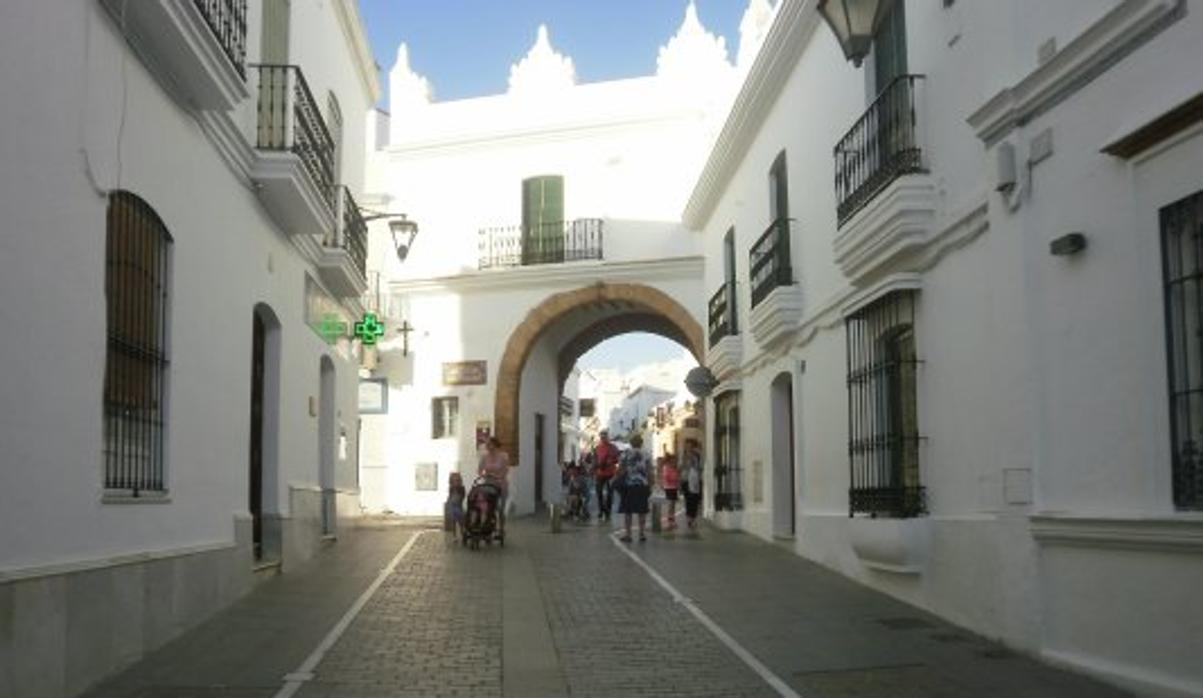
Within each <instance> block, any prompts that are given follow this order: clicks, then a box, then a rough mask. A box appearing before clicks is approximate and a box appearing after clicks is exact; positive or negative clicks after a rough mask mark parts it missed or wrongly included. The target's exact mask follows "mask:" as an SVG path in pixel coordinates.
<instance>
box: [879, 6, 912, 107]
mask: <svg viewBox="0 0 1203 698" xmlns="http://www.w3.org/2000/svg"><path fill="white" fill-rule="evenodd" d="M892 1H893V5H894V7H893V9H891V10H890V12H889V14H887V15H886V16H885V19H884V20H883V21H882V23H881V27H880V28H879V29H878V30H877V33H876V34H875V35H874V36H873V68H874V76H875V81H876V83H877V92H878V94H880V93H881V91H882V90H884V89H885V87H886V85H889V84H890V81H892V80H893V79H894V78H896V77H898V76H899V75H906V14H905V12H904V11H903V9H902V8H903V5H904V3H903V1H902V0H892Z"/></svg>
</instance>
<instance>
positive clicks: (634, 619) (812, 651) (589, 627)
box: [91, 518, 1123, 698]
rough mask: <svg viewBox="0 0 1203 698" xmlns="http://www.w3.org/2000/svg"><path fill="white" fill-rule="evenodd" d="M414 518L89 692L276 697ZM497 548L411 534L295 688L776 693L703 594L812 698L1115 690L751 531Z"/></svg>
mask: <svg viewBox="0 0 1203 698" xmlns="http://www.w3.org/2000/svg"><path fill="white" fill-rule="evenodd" d="M415 530H416V529H413V528H409V529H404V528H393V529H388V530H378V531H373V530H366V531H358V532H354V533H351V534H350V535H348V536H346V537H345V539H344V540H341V541H340V542H339V543H338V544H337V545H335V546H332V547H331V548H329V549H327V550H325V551H323V552H322V553H321V554H319V556H318V558H317V559H316V560H315V563H314V564H313V565H311V566H309V567H307V568H305V569H303V570H298V571H297V572H294V573H291V574H288V575H284V576H282V577H280V578H278V579H275V580H271V581H270V582H267V583H265V584H263V585H261V586H260V587H259V588H257V589H256V590H255V591H254V592H253V593H252V594H251V595H249V596H248V597H247V598H246V599H244V600H242V601H240V602H239V603H238V604H236V605H235V606H234V607H232V608H231V609H229V610H228V611H225V612H223V613H221V614H219V615H218V616H217V617H216V618H214V619H213V620H212V621H210V622H209V623H206V624H205V625H204V626H202V627H201V628H199V629H197V630H196V631H193V632H192V633H189V634H187V635H185V636H184V637H182V638H180V639H179V640H177V641H176V642H174V643H172V644H170V645H168V646H167V647H165V648H164V649H163V650H161V651H160V652H158V653H156V654H154V655H152V656H151V657H149V658H147V659H146V660H145V661H143V662H141V663H140V664H138V665H136V666H135V667H133V668H132V669H131V670H130V671H128V672H126V674H124V675H122V676H119V677H117V678H116V679H115V680H113V681H111V682H109V684H107V685H105V686H103V687H101V688H100V689H98V690H97V691H95V692H94V693H92V694H91V695H93V696H97V697H103V698H117V697H119V696H120V697H124V698H150V697H157V696H171V697H173V698H176V697H178V698H190V697H198V698H199V697H200V696H205V697H211V696H231V697H238V698H243V697H246V698H259V697H260V696H262V697H265V698H266V697H267V696H275V695H276V693H277V692H278V691H279V690H280V688H281V686H282V684H283V681H284V676H285V675H286V674H289V673H290V672H294V671H295V670H296V669H297V668H298V667H299V666H300V665H301V663H302V662H303V661H304V660H305V659H306V657H308V656H309V655H310V654H311V653H312V652H313V651H314V649H315V648H316V647H318V645H319V643H320V642H321V641H322V638H323V637H325V635H326V633H327V632H328V631H329V629H330V628H331V627H333V626H334V625H335V623H336V622H337V621H338V620H339V618H341V617H342V615H343V613H344V612H345V611H346V609H348V608H350V607H351V605H352V604H353V603H354V601H355V599H356V598H358V597H359V596H360V594H361V593H362V592H363V591H364V590H365V589H367V588H368V587H369V585H370V584H371V583H372V582H373V580H374V579H375V578H376V576H377V575H378V574H379V572H380V570H381V569H382V568H383V567H384V566H385V565H386V564H387V563H388V561H389V560H391V559H392V557H393V556H394V555H396V554H397V552H398V550H400V549H401V548H402V546H403V545H404V544H405V542H406V541H407V540H408V538H409V536H411V535H413V534H414V531H415ZM510 534H511V535H510V536H509V537H508V538H507V541H506V546H505V547H504V548H501V547H499V546H496V545H495V546H491V547H486V548H483V549H481V550H479V551H472V550H466V549H464V548H462V547H460V546H459V545H457V544H455V542H454V541H453V540H452V539H450V538H448V537H446V535H445V534H444V533H442V532H441V531H429V530H428V531H426V532H423V533H421V534H420V537H419V538H418V539H417V540H416V541H414V544H413V545H412V548H411V549H410V550H409V551H408V553H407V554H406V556H405V557H404V558H403V559H402V560H401V561H400V563H399V565H398V567H397V569H396V571H395V572H394V573H393V574H392V575H389V576H388V577H387V578H385V579H384V581H383V583H382V584H381V585H380V587H379V588H378V589H377V590H376V592H375V594H374V595H373V596H372V597H371V598H370V599H369V600H368V602H367V603H366V605H364V606H363V609H362V611H361V613H360V614H359V615H358V616H357V617H356V619H355V620H354V621H353V622H352V623H351V624H350V625H349V626H348V627H347V628H346V632H345V633H344V634H343V635H342V636H341V638H340V639H339V640H338V641H337V642H336V643H334V645H333V646H332V647H330V648H329V651H328V652H327V653H326V654H325V655H324V657H323V658H322V660H321V661H320V662H319V663H318V664H317V665H316V667H315V669H314V671H313V675H312V676H310V677H306V678H307V680H306V681H305V682H304V683H302V684H301V685H300V690H299V691H298V692H297V693H296V695H297V696H300V697H301V698H326V697H335V696H338V697H346V698H384V697H386V696H388V697H391V696H472V697H473V698H476V697H481V698H484V697H493V696H515V697H516V696H522V697H523V698H526V697H528V696H564V695H571V696H606V697H607V698H609V697H612V696H615V695H621V696H628V695H630V696H655V695H664V696H670V695H671V696H771V695H776V693H775V691H774V690H773V689H772V688H771V687H770V686H769V684H768V683H766V681H765V680H764V679H763V678H762V677H761V676H760V675H758V674H757V673H756V672H755V671H753V670H752V669H751V668H750V667H749V666H748V665H747V664H746V663H745V662H743V661H742V660H741V659H740V658H739V657H738V656H737V655H736V653H735V652H733V651H732V649H731V647H729V646H728V645H726V644H724V643H723V642H722V641H720V640H719V639H718V638H717V637H716V636H715V635H714V634H713V633H711V632H710V631H709V630H708V629H707V628H706V627H704V626H703V625H702V623H701V622H700V621H699V620H698V618H697V617H695V616H694V614H693V612H692V611H691V608H690V606H691V605H692V606H695V607H696V608H698V609H700V610H701V612H702V613H704V614H705V615H706V616H708V617H709V618H710V619H711V620H712V621H714V622H715V623H717V624H718V626H720V627H721V628H722V630H723V631H724V632H725V633H726V634H728V635H729V636H730V637H731V638H733V640H734V641H735V642H736V643H738V644H739V645H740V646H742V647H743V648H744V649H745V650H746V651H748V652H750V653H751V654H752V655H753V656H754V657H755V658H756V659H757V660H759V661H760V662H761V663H763V664H764V665H765V666H766V667H767V668H768V669H769V670H771V671H772V672H773V673H774V674H776V675H777V676H778V677H779V678H780V679H781V680H783V681H784V682H785V683H786V684H788V686H789V687H790V688H792V690H794V691H796V692H797V694H799V695H801V696H803V697H804V698H814V697H822V698H878V697H881V698H885V697H887V696H888V697H889V698H909V697H911V696H914V697H916V698H919V697H922V698H945V697H948V698H951V697H953V696H956V697H957V698H961V697H965V696H973V697H976V696H984V697H986V698H990V697H993V696H997V697H999V698H1002V697H1003V696H1008V697H1011V696H1023V697H1024V698H1027V697H1032V698H1039V697H1042V696H1049V697H1053V696H1056V697H1058V698H1060V697H1062V696H1068V697H1071V698H1073V697H1076V696H1082V697H1086V696H1089V697H1090V698H1109V697H1110V696H1119V695H1123V694H1122V693H1120V692H1118V691H1115V690H1114V689H1111V688H1109V687H1107V686H1104V685H1101V684H1098V683H1096V682H1093V681H1091V680H1089V679H1085V678H1083V677H1080V676H1077V675H1073V674H1069V673H1066V672H1062V671H1058V670H1054V669H1052V668H1049V667H1047V666H1045V665H1042V664H1040V663H1038V662H1035V661H1032V660H1031V659H1028V658H1025V657H1022V656H1019V655H1016V654H1014V653H1011V652H1008V651H1007V650H1005V649H1004V648H1002V647H1000V646H998V645H996V644H993V643H990V642H987V641H985V640H983V639H981V638H978V637H976V636H974V635H972V634H969V633H966V632H964V631H962V630H960V629H957V628H955V627H953V626H950V625H948V624H946V623H943V622H941V621H940V620H939V619H937V618H935V617H933V616H930V615H929V614H926V613H923V612H921V611H919V610H918V609H915V608H913V607H910V606H907V605H906V604H903V603H900V602H898V601H895V600H893V599H891V598H889V597H886V596H884V595H882V594H878V593H876V592H872V591H869V590H867V589H865V588H864V587H861V586H859V585H857V584H855V583H853V582H851V581H849V580H847V579H844V578H843V577H841V576H839V575H836V574H834V573H832V572H829V571H827V570H825V569H823V568H821V567H819V566H817V565H814V564H812V563H809V562H807V561H805V560H802V559H800V558H798V557H797V556H795V555H793V554H791V553H790V552H788V551H785V550H783V549H781V548H780V547H778V546H774V545H770V544H766V543H762V542H760V541H757V540H755V539H753V538H751V537H749V536H745V535H741V534H732V533H722V532H718V531H713V530H709V529H708V530H706V531H704V532H703V533H702V534H701V535H700V536H690V535H684V534H677V535H675V536H661V535H649V540H648V541H647V542H646V543H633V544H630V549H631V550H632V551H633V552H635V554H636V555H637V556H638V557H639V559H641V560H643V561H644V562H646V563H647V564H649V565H650V566H651V567H652V568H654V570H655V571H656V572H657V573H658V574H659V575H661V576H662V577H663V578H664V579H665V580H667V582H668V583H669V584H671V585H672V586H673V587H675V588H676V589H677V590H678V591H679V592H680V593H681V594H683V595H684V596H685V597H687V598H688V599H689V602H688V603H679V602H678V601H677V600H674V596H673V595H672V594H670V593H669V592H668V591H666V590H665V589H663V588H662V587H661V586H660V585H659V584H657V583H656V582H655V581H654V580H653V579H652V578H651V576H650V575H649V574H648V572H647V571H645V570H644V569H643V568H642V567H640V565H639V564H637V563H636V561H634V560H632V559H631V558H629V557H628V556H627V555H625V554H624V553H623V552H622V551H620V550H619V549H618V547H617V546H616V544H615V542H614V541H613V540H612V538H611V536H610V535H609V534H610V527H609V526H607V525H598V524H589V525H585V526H580V525H576V524H568V525H566V526H565V528H564V531H563V532H562V533H559V534H552V533H550V532H549V531H548V528H547V526H546V525H545V520H544V519H541V518H540V519H526V520H515V521H512V522H511V523H510Z"/></svg>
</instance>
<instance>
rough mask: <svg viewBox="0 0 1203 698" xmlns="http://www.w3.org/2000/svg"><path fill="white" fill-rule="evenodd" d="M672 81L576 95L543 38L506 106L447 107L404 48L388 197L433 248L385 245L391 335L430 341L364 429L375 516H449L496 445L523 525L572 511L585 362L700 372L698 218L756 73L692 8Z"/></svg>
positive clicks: (394, 81)
mask: <svg viewBox="0 0 1203 698" xmlns="http://www.w3.org/2000/svg"><path fill="white" fill-rule="evenodd" d="M765 26H767V23H766V22H763V21H762V22H760V23H759V24H757V23H754V22H753V23H750V24H749V29H748V36H750V37H755V36H756V31H762V30H763V29H764V27H765ZM758 28H759V29H758ZM752 40H754V39H749V41H752ZM749 45H750V44H749ZM659 66H660V67H659V71H658V73H657V74H656V75H653V76H648V77H644V78H635V79H629V80H618V81H613V82H601V83H592V84H577V82H576V79H575V72H574V68H573V65H572V61H571V59H570V58H568V57H567V56H564V55H562V54H560V53H558V52H557V51H556V50H555V49H554V48H553V46H552V42H551V37H550V33H549V32H548V31H547V29H546V28H543V27H541V28H540V29H539V31H538V34H537V37H536V41H535V44H534V45H533V47H532V48H531V50H530V52H529V54H528V55H527V56H526V57H525V58H523V59H522V60H521V61H519V62H518V63H516V64H515V65H514V66H513V68H512V70H511V76H510V89H509V91H508V92H507V93H505V94H502V95H495V96H490V97H483V98H477V99H466V100H458V101H452V102H434V101H431V88H430V86H429V84H428V83H427V81H426V80H425V79H424V78H422V77H421V76H419V75H416V74H415V73H414V72H413V71H412V70H411V69H410V67H409V64H408V51H407V50H406V49H405V47H404V46H403V47H402V48H401V50H400V51H399V53H398V60H397V63H396V64H395V65H394V67H393V68H392V71H391V74H390V85H391V91H392V94H391V109H390V114H389V115H388V117H387V120H388V124H387V126H384V125H381V127H380V129H379V130H380V132H382V133H383V132H387V133H389V141H388V143H387V145H385V146H383V147H382V148H381V149H380V150H379V151H378V152H376V153H375V154H374V155H373V156H372V166H371V171H370V175H369V189H371V190H372V191H374V192H378V193H379V195H378V196H377V197H375V199H374V200H375V201H379V202H380V204H379V205H382V206H387V207H388V208H389V209H391V210H404V211H406V212H407V213H408V214H410V215H411V216H412V218H413V219H414V220H416V221H417V222H418V223H419V225H420V234H419V236H418V238H417V240H416V243H415V244H414V246H413V249H412V251H411V252H410V254H409V255H408V256H407V258H406V259H405V261H404V263H399V262H398V261H397V259H396V258H395V257H394V256H393V255H391V254H390V252H389V241H388V234H387V232H385V231H384V230H383V229H381V230H379V231H377V232H375V233H374V235H376V236H377V237H376V239H375V240H373V246H372V258H371V260H370V265H375V264H376V262H377V260H380V266H379V269H380V271H381V272H382V274H383V275H384V278H386V279H389V280H390V282H389V283H390V285H389V288H390V290H391V294H392V295H391V307H390V315H389V318H388V322H389V324H390V326H391V327H392V328H394V329H395V328H413V329H412V330H406V333H405V334H404V335H397V334H396V333H395V332H394V331H392V330H390V334H389V335H388V337H387V339H386V341H385V342H383V343H382V345H381V346H380V351H379V363H378V365H377V366H376V368H375V371H374V375H375V376H376V377H378V378H381V379H385V380H386V381H387V383H388V386H389V397H388V405H389V408H388V413H387V414H382V415H378V416H377V415H373V416H370V417H365V421H364V441H365V447H364V454H365V455H364V458H363V464H362V465H363V469H364V473H365V477H364V480H365V483H366V482H367V481H368V480H370V481H371V482H372V483H373V484H372V489H373V490H374V491H375V490H378V491H379V492H382V493H384V494H383V495H381V496H380V497H377V496H376V495H373V496H372V503H371V506H370V508H377V507H378V508H382V509H388V510H391V511H398V512H402V513H408V514H433V513H437V512H439V511H441V507H442V503H443V501H444V499H445V498H446V482H447V479H448V473H449V472H450V471H453V470H458V471H461V472H468V473H474V472H475V470H476V464H477V459H478V455H477V451H478V442H479V441H480V440H481V439H483V438H485V437H486V436H487V435H497V436H498V437H499V438H500V439H501V440H502V446H503V449H504V450H506V451H507V452H509V453H510V455H511V458H512V460H513V461H514V463H515V465H516V466H517V467H516V468H515V470H514V471H513V474H512V477H511V497H512V498H513V499H514V500H515V502H516V503H517V507H518V510H519V511H531V510H532V509H533V507H534V506H535V505H536V504H537V503H539V502H542V501H556V500H558V497H559V488H560V477H559V465H558V456H559V455H560V454H562V453H564V452H565V449H564V448H563V445H562V444H557V439H558V438H560V435H559V434H558V429H557V425H558V423H559V418H558V416H557V415H558V413H559V398H560V397H561V395H562V387H563V382H564V380H565V379H566V378H567V376H568V374H569V372H570V371H571V370H572V367H573V366H574V365H575V363H576V359H577V358H578V357H579V356H581V355H582V354H584V353H585V352H586V351H588V349H590V348H592V346H594V345H596V344H597V343H598V342H600V341H603V340H604V339H607V338H608V337H611V336H614V335H617V334H622V333H625V332H632V331H649V332H655V333H658V334H661V335H664V336H667V337H670V338H672V339H675V340H677V341H678V342H680V343H681V344H682V345H683V346H686V347H688V348H690V349H691V350H692V351H693V352H694V355H695V357H696V360H698V361H700V360H701V358H702V351H703V347H702V344H703V342H702V338H701V336H702V331H701V320H702V317H701V315H700V314H699V313H698V312H697V311H696V308H693V307H692V306H693V302H692V299H694V298H696V297H698V296H699V295H700V294H701V292H702V290H701V288H702V287H701V279H702V258H701V249H700V239H699V237H698V236H697V235H695V234H693V233H690V232H688V231H686V230H685V229H684V228H683V227H682V226H681V224H680V211H681V209H682V208H683V207H684V204H685V201H686V199H687V197H688V194H689V186H690V184H691V182H692V180H693V178H694V177H695V176H696V173H697V172H698V171H699V170H700V168H701V165H702V162H703V160H704V158H705V154H706V153H707V152H708V150H709V144H710V142H711V141H712V139H713V135H714V133H715V132H716V131H717V127H718V126H719V123H720V122H719V118H721V114H723V113H725V110H726V107H727V106H728V105H729V103H730V98H731V95H732V94H733V90H734V88H735V84H736V81H737V78H738V72H737V68H736V66H735V65H733V64H732V63H731V62H730V61H729V59H728V57H727V55H726V49H725V46H724V44H723V42H722V40H721V39H718V38H716V37H714V36H713V35H711V34H710V33H708V32H707V31H706V30H705V28H704V27H702V25H701V24H700V22H699V21H698V18H697V15H696V12H695V10H694V8H693V7H692V6H691V7H690V8H689V9H688V11H687V13H686V16H685V19H684V21H683V23H682V25H681V27H680V29H679V31H678V33H677V34H676V35H675V36H674V37H672V38H671V39H669V41H668V42H667V43H666V44H665V46H664V47H663V48H662V49H661V52H660V59H659ZM382 118H383V117H382ZM366 488H367V485H366V484H365V489H366Z"/></svg>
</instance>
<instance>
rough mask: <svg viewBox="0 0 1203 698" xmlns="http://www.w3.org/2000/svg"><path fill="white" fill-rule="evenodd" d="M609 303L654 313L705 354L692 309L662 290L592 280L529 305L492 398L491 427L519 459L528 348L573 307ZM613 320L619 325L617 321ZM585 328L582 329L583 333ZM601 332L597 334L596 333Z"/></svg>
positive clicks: (688, 345) (665, 327)
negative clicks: (519, 434) (590, 284)
mask: <svg viewBox="0 0 1203 698" xmlns="http://www.w3.org/2000/svg"><path fill="white" fill-rule="evenodd" d="M599 304H600V305H608V306H612V307H616V308H622V309H623V313H622V314H623V315H631V314H634V315H641V316H644V317H646V316H654V317H655V318H657V319H658V320H659V321H660V322H662V323H667V324H661V325H660V327H661V328H662V329H663V331H664V333H666V334H667V333H669V332H671V336H672V338H674V339H677V340H678V341H682V343H683V344H684V346H685V347H686V348H687V349H689V351H690V352H691V353H692V354H693V355H694V357H695V358H696V359H697V360H698V361H699V362H701V361H703V359H704V358H705V353H706V349H705V340H704V336H705V335H704V333H703V331H702V326H701V325H700V324H699V323H698V321H697V320H696V319H694V317H693V315H692V314H690V312H689V311H688V310H686V309H685V307H684V306H682V305H681V304H680V303H678V302H677V301H675V300H673V299H672V298H671V297H670V296H669V295H668V294H666V293H664V292H663V291H661V290H659V289H656V288H653V287H651V286H645V285H643V284H616V283H605V282H598V283H596V284H594V285H592V286H586V287H584V288H578V289H574V290H571V291H564V292H562V293H557V294H555V295H553V296H551V297H549V298H547V299H546V300H544V301H543V302H542V303H540V304H539V305H538V306H536V307H535V308H533V309H532V310H531V311H530V312H529V313H527V315H526V317H525V318H524V319H523V321H522V323H521V324H520V325H518V327H517V328H515V329H514V331H513V332H512V333H511V334H510V337H509V340H508V341H507V342H506V345H505V353H504V354H502V358H501V365H500V366H499V367H498V370H497V393H496V395H495V397H494V402H493V433H494V434H496V435H497V436H498V437H499V438H500V439H501V441H502V444H503V445H504V448H505V449H506V450H507V451H508V452H509V453H510V457H511V459H512V462H514V463H520V462H521V460H520V454H519V451H520V447H519V443H518V408H519V405H518V399H519V395H520V394H521V387H522V369H523V367H524V366H525V365H526V360H527V358H528V357H529V356H530V353H531V350H532V349H533V348H534V346H535V343H536V342H538V341H539V339H540V337H542V336H543V334H544V333H545V332H546V331H547V330H548V329H549V328H551V327H553V326H555V324H556V323H557V322H559V321H561V320H562V319H564V318H565V317H566V316H568V315H570V314H571V313H573V312H574V311H579V310H582V309H586V308H590V307H597V306H598V305H599ZM614 326H619V325H618V324H616V325H614ZM585 334H587V333H585ZM599 338H600V337H599Z"/></svg>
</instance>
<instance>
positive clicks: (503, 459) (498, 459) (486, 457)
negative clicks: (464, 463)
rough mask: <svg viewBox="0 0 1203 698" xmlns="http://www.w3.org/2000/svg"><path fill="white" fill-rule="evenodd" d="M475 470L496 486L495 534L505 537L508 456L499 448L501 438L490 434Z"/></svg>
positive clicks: (508, 473) (508, 472) (508, 470)
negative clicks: (497, 494) (498, 491)
mask: <svg viewBox="0 0 1203 698" xmlns="http://www.w3.org/2000/svg"><path fill="white" fill-rule="evenodd" d="M477 472H478V473H479V474H480V476H481V477H484V478H487V479H488V480H489V481H490V482H492V483H493V484H494V485H496V486H497V488H498V489H499V490H500V493H501V496H500V497H499V498H498V501H497V536H498V538H502V539H504V538H505V503H506V498H507V496H508V495H509V475H510V457H509V455H508V454H507V453H506V452H505V451H502V450H501V439H499V438H497V437H496V436H490V437H489V440H488V441H486V442H485V452H484V453H483V454H481V456H480V464H479V466H478V468H477Z"/></svg>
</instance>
